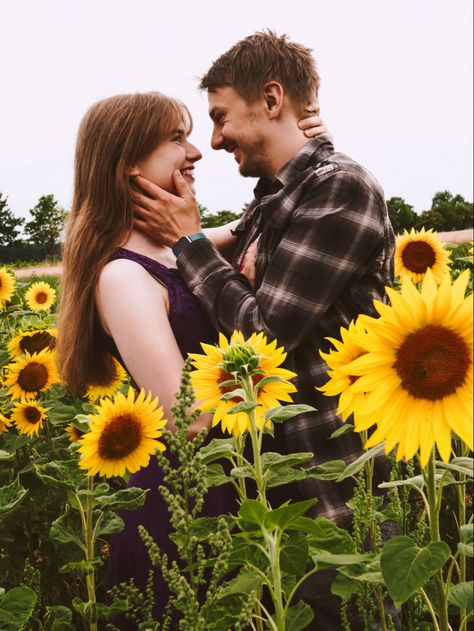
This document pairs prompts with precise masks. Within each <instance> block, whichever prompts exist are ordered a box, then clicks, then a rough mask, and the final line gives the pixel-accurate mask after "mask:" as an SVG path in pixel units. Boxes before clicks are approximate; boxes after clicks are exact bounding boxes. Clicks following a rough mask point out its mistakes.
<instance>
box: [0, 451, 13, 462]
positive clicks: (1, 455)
mask: <svg viewBox="0 0 474 631" xmlns="http://www.w3.org/2000/svg"><path fill="white" fill-rule="evenodd" d="M14 456H15V454H14V453H10V452H9V451H4V450H3V449H0V460H11V459H12V458H13V457H14Z"/></svg>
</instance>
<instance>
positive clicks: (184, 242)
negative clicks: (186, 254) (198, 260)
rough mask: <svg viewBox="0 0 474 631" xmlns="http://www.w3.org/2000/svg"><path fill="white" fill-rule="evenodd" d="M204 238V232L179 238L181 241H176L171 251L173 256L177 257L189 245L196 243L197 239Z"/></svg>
mask: <svg viewBox="0 0 474 631" xmlns="http://www.w3.org/2000/svg"><path fill="white" fill-rule="evenodd" d="M206 238H207V237H206V235H205V234H204V232H196V233H195V234H190V235H188V236H186V237H181V239H178V240H177V241H176V243H175V244H174V245H173V247H172V248H171V249H172V250H173V254H174V255H175V256H176V257H178V256H179V255H180V254H181V252H182V251H183V250H184V249H185V248H187V247H188V245H189V244H190V243H192V242H193V241H197V240H198V239H206Z"/></svg>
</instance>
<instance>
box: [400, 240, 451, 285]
mask: <svg viewBox="0 0 474 631" xmlns="http://www.w3.org/2000/svg"><path fill="white" fill-rule="evenodd" d="M449 256H450V255H449V252H448V251H447V250H446V249H445V248H444V247H443V242H442V241H441V240H440V238H439V237H438V235H437V234H436V233H433V231H432V230H431V229H430V230H428V231H425V229H424V228H421V230H419V231H415V229H414V228H412V229H411V231H410V232H408V231H407V230H405V231H404V233H403V234H402V235H399V236H398V237H397V245H396V249H395V275H396V276H401V277H402V278H404V277H407V278H409V279H411V280H412V281H413V282H414V283H418V282H420V281H421V280H423V278H424V276H425V274H426V272H427V271H428V270H431V273H432V274H433V276H434V278H435V280H436V281H437V282H441V279H442V278H443V276H444V274H445V273H446V272H448V271H449V265H450V260H449Z"/></svg>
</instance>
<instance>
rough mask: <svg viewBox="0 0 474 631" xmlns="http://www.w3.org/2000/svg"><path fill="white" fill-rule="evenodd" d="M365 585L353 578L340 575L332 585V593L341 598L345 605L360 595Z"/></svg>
mask: <svg viewBox="0 0 474 631" xmlns="http://www.w3.org/2000/svg"><path fill="white" fill-rule="evenodd" d="M363 589H364V588H363V585H362V584H361V583H360V582H359V581H356V580H355V579H353V578H349V577H348V576H344V574H338V575H337V576H336V578H335V579H334V580H333V582H332V583H331V593H332V594H334V595H335V596H339V598H341V599H342V602H343V603H347V602H349V600H350V599H351V598H352V596H353V595H354V594H358V593H359V592H361V591H362V590H363Z"/></svg>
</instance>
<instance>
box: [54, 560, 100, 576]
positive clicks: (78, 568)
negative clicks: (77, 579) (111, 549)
mask: <svg viewBox="0 0 474 631" xmlns="http://www.w3.org/2000/svg"><path fill="white" fill-rule="evenodd" d="M101 565H103V563H102V561H101V559H94V560H93V561H75V562H72V563H66V564H65V565H63V566H61V567H60V568H59V573H60V574H68V573H69V572H79V573H80V574H83V575H84V576H85V575H86V574H92V572H94V570H95V568H96V567H100V566H101Z"/></svg>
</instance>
